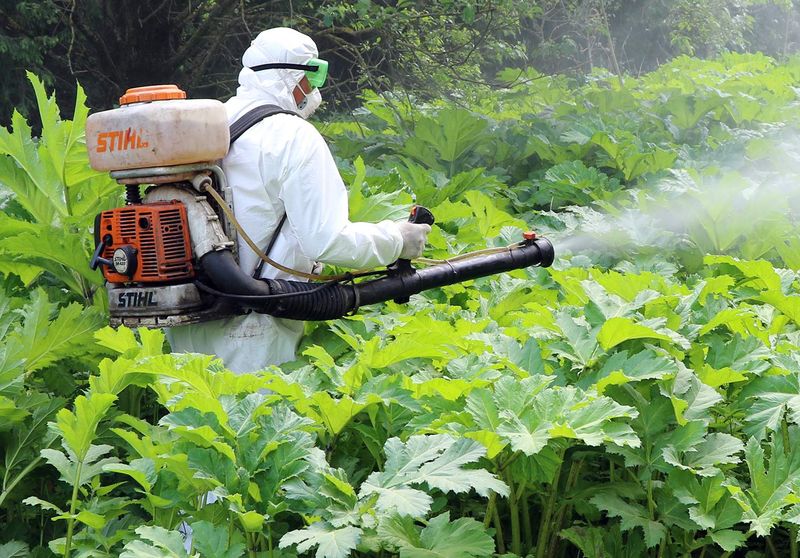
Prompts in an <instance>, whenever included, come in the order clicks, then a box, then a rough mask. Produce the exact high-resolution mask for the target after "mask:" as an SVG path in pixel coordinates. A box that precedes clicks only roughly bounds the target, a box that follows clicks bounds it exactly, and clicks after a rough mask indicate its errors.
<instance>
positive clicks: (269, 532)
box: [267, 523, 272, 558]
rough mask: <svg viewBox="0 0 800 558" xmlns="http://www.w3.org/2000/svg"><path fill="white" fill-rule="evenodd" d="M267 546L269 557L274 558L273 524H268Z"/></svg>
mask: <svg viewBox="0 0 800 558" xmlns="http://www.w3.org/2000/svg"><path fill="white" fill-rule="evenodd" d="M267 544H268V548H269V556H270V558H272V524H270V523H267Z"/></svg>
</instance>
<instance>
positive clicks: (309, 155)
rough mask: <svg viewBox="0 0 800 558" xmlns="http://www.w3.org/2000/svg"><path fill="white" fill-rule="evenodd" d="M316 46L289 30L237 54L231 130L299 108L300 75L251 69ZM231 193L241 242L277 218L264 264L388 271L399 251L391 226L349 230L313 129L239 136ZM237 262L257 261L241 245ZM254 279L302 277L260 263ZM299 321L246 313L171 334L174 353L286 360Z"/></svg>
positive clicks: (273, 127) (278, 122)
mask: <svg viewBox="0 0 800 558" xmlns="http://www.w3.org/2000/svg"><path fill="white" fill-rule="evenodd" d="M317 55H318V53H317V47H316V45H315V44H314V42H313V41H312V40H311V39H310V38H309V37H307V36H306V35H303V34H302V33H299V32H297V31H294V30H292V29H287V28H276V29H269V30H267V31H264V32H262V33H261V34H259V35H258V37H257V38H256V39H255V40H254V41H253V42H252V44H251V46H250V47H249V48H248V49H247V50H246V51H245V53H244V56H243V57H242V63H243V66H244V68H243V69H242V71H241V72H240V73H239V88H238V89H237V90H236V95H235V96H234V97H232V98H231V99H230V100H229V101H228V102H227V103H226V104H225V107H226V109H227V111H228V119H229V122H230V123H233V122H234V121H235V120H236V119H237V118H239V117H240V116H242V115H243V114H245V113H246V112H247V111H249V110H251V109H253V108H254V107H257V106H259V105H267V104H272V105H278V106H280V107H281V108H284V109H288V110H292V111H297V110H298V106H297V103H296V102H295V100H294V97H293V95H292V90H293V89H294V87H295V86H296V85H297V83H298V82H299V81H300V79H301V78H302V77H303V76H304V73H303V71H302V70H290V69H270V70H261V71H259V72H255V71H253V70H251V69H249V67H250V66H256V65H259V64H268V63H274V62H288V63H294V64H304V63H305V62H307V61H308V60H309V59H310V58H315V57H317ZM222 167H223V170H224V171H225V175H226V177H227V179H228V183H229V185H230V186H231V188H232V190H233V200H234V213H235V215H236V218H237V219H238V221H239V223H240V224H241V225H242V227H243V228H244V230H245V231H246V232H247V234H248V235H250V237H251V238H252V239H253V240H254V241H255V242H256V243H257V244H258V245H259V246H261V247H264V248H265V247H266V246H267V244H268V243H269V240H270V239H271V238H272V235H273V233H274V231H275V229H276V228H277V226H278V223H279V221H280V219H281V217H282V216H283V214H284V213H285V214H286V216H287V220H286V222H285V223H284V225H283V227H282V228H281V231H280V233H279V235H278V237H277V240H276V242H275V244H274V246H273V248H272V251H271V252H270V257H271V258H272V259H274V260H275V261H278V262H280V263H282V264H284V265H286V266H289V267H291V268H294V269H298V270H301V271H305V272H310V271H311V270H312V269H313V268H314V267H315V262H322V263H329V264H335V265H340V266H346V267H350V268H366V267H375V266H381V265H387V264H389V263H391V262H393V261H395V260H396V259H397V258H398V256H399V255H400V252H401V249H402V247H403V238H402V236H401V233H400V230H399V229H398V225H397V223H394V222H392V221H383V222H381V223H377V224H373V223H352V222H350V220H349V219H348V202H347V191H346V189H345V185H344V183H343V182H342V179H341V177H340V176H339V171H338V169H337V168H336V164H335V163H334V160H333V157H332V156H331V153H330V150H329V149H328V146H327V145H326V143H325V140H324V139H323V138H322V136H321V135H320V134H319V132H317V130H316V129H315V128H314V126H312V125H311V124H309V123H308V122H306V121H305V120H303V119H302V118H300V117H297V116H294V115H291V114H276V115H273V116H270V117H268V118H265V119H264V120H262V121H261V122H259V123H258V124H256V125H254V126H253V127H252V128H250V129H249V130H248V131H247V132H245V133H244V134H243V135H242V136H241V137H240V138H239V139H238V140H237V141H236V142H235V143H234V144H233V147H232V148H231V150H230V152H229V153H228V155H227V156H226V157H225V159H224V160H223V164H222ZM238 248H239V265H240V267H241V268H242V270H243V271H244V272H245V273H247V274H248V275H252V273H253V271H254V270H255V267H256V265H257V264H258V262H259V258H258V256H256V254H255V253H254V252H253V251H252V250H251V249H250V248H249V247H248V246H247V244H245V242H244V241H243V240H242V239H241V238H239V245H238ZM262 277H268V278H280V279H290V280H301V279H298V278H297V277H294V276H290V275H288V274H286V273H283V272H280V271H278V270H276V269H275V268H273V267H271V266H269V265H267V264H265V265H264V267H263V271H262ZM302 334H303V322H301V321H295V320H285V319H280V318H273V317H272V316H268V315H265V314H257V313H255V312H252V313H250V314H247V315H244V316H236V317H233V318H229V319H225V320H217V321H213V322H206V323H202V324H195V325H188V326H181V327H176V328H172V329H171V330H170V331H169V332H168V339H169V341H170V344H171V345H172V349H173V351H175V352H198V353H206V354H214V355H216V356H218V357H220V358H221V359H222V360H223V361H224V363H225V365H226V366H227V367H228V368H229V369H231V370H233V371H235V372H240V373H243V372H252V371H255V370H260V369H262V368H264V367H266V366H268V365H270V364H280V363H283V362H286V361H289V360H292V359H294V357H295V350H296V348H297V344H298V343H299V341H300V338H301V336H302Z"/></svg>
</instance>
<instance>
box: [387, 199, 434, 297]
mask: <svg viewBox="0 0 800 558" xmlns="http://www.w3.org/2000/svg"><path fill="white" fill-rule="evenodd" d="M408 222H409V223H414V224H416V225H431V226H433V223H435V222H436V219H435V218H434V217H433V213H431V210H430V209H428V208H427V207H423V206H421V205H415V206H414V207H412V208H411V214H410V215H409V216H408ZM389 270H390V271H391V272H393V273H394V274H396V275H413V274H414V273H415V271H414V268H413V267H411V260H397V261H396V262H394V263H393V264H392V265H390V266H389ZM408 300H409V297H407V296H402V297H397V298H395V299H394V301H395V302H396V303H398V304H405V303H406V302H408Z"/></svg>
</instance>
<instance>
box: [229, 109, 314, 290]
mask: <svg viewBox="0 0 800 558" xmlns="http://www.w3.org/2000/svg"><path fill="white" fill-rule="evenodd" d="M275 114H293V115H295V116H299V115H298V114H297V113H296V112H293V111H291V110H286V109H283V108H281V107H279V106H277V105H261V106H258V107H256V108H254V109H252V110H249V111H247V112H246V113H244V114H243V115H242V116H240V117H239V118H237V119H236V122H234V123H233V124H231V127H230V135H231V141H230V144H229V145H233V142H235V141H236V140H237V139H239V138H240V137H241V136H242V134H244V133H245V132H246V131H247V130H249V129H250V128H252V127H253V126H255V125H256V124H258V123H259V122H261V121H262V120H264V119H265V118H267V117H269V116H272V115H275ZM285 222H286V214H285V213H284V214H283V217H281V220H280V221H279V222H278V226H277V227H276V228H275V232H273V233H272V238H271V239H270V241H269V244H267V249H266V250H264V254H265V255H267V256H269V253H270V252H271V251H272V247H273V246H274V245H275V241H276V240H278V235H279V234H280V232H281V229H282V228H283V224H284V223H285ZM263 269H264V260H262V259H261V258H259V259H258V265H256V268H255V270H254V271H253V278H254V279H258V278H259V277H260V276H261V271H262V270H263Z"/></svg>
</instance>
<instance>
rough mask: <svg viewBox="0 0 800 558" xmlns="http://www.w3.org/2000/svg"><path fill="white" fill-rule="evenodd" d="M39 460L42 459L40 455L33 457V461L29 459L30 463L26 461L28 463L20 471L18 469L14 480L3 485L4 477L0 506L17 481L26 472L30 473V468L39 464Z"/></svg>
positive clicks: (26, 473) (25, 474)
mask: <svg viewBox="0 0 800 558" xmlns="http://www.w3.org/2000/svg"><path fill="white" fill-rule="evenodd" d="M41 461H42V458H41V456H40V457H37V458H36V459H34V460H33V461H31V462H30V463H28V465H26V466H25V468H24V469H23V470H22V471H20V472H19V474H18V475H17V476H16V477H14V480H12V481H11V482H10V483H9V484H8V486H5V479H4V482H3V492H2V493H1V494H0V508H2V507H3V502H5V500H6V498H7V497H8V495H9V494H11V491H12V490H14V487H15V486H17V485H18V484H19V482H20V481H21V480H22V479H24V478H25V477H26V476H27V475H28V473H30V472H31V471H32V470H34V469H35V468H36V467H37V466H38V465H39V463H40V462H41Z"/></svg>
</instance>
